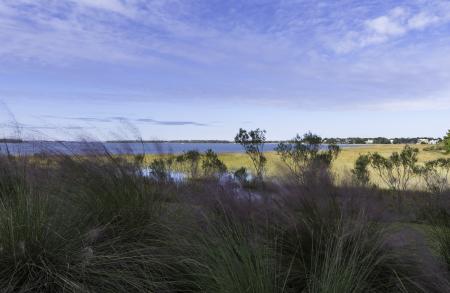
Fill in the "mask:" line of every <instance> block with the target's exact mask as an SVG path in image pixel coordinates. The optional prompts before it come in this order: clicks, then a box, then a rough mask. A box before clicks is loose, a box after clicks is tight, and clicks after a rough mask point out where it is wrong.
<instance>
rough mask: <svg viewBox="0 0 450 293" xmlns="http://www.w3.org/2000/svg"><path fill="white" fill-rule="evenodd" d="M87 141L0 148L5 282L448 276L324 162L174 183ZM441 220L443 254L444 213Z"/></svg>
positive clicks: (316, 285) (300, 285) (195, 286)
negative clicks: (301, 179)
mask: <svg viewBox="0 0 450 293" xmlns="http://www.w3.org/2000/svg"><path fill="white" fill-rule="evenodd" d="M86 149H87V150H88V151H87V152H86V153H85V154H83V155H77V154H72V155H68V154H66V153H58V152H55V151H50V152H48V153H46V154H41V155H40V156H39V157H38V156H36V157H20V156H12V155H8V154H5V155H0V288H1V292H229V293H232V292H233V293H234V292H254V293H257V292H276V293H278V292H280V293H281V292H287V293H290V292H439V291H441V292H445V291H446V290H448V289H449V288H450V287H445V285H446V284H447V283H445V282H444V280H441V279H439V282H438V281H437V278H438V277H439V278H445V274H442V276H441V275H439V276H437V275H436V276H435V275H431V274H430V272H429V271H426V270H424V264H423V263H422V258H421V257H419V256H417V257H412V256H411V254H406V253H405V249H404V247H402V246H401V245H400V246H399V245H392V243H391V241H392V240H390V239H391V237H392V235H391V230H389V229H388V227H389V226H390V224H395V222H392V219H391V218H383V216H380V217H374V216H373V215H372V214H371V212H373V205H379V206H382V207H385V206H389V204H385V203H384V201H385V200H387V201H389V200H390V197H388V196H386V194H385V193H384V191H382V190H380V189H376V188H373V187H370V188H369V187H364V186H339V187H338V186H335V185H334V184H333V178H332V177H333V176H331V174H328V173H326V174H327V176H319V177H317V178H312V179H311V180H308V183H304V184H293V183H292V182H278V183H272V182H267V184H265V185H264V186H262V187H260V188H257V189H251V190H247V189H245V188H242V186H241V185H240V184H238V183H236V182H232V181H229V182H221V181H220V180H212V179H211V178H195V180H187V181H185V182H182V183H177V184H175V183H173V182H170V181H168V180H158V178H156V177H155V178H154V177H148V176H145V175H144V173H143V171H142V170H144V169H145V168H146V167H147V166H146V163H145V161H144V160H143V157H142V156H139V155H135V156H132V157H131V158H132V159H130V157H127V160H124V159H123V157H121V156H117V155H113V154H111V153H110V152H108V150H107V149H105V148H101V147H100V148H99V147H98V145H95V147H94V146H92V145H90V144H89V143H86ZM314 174H319V173H314ZM366 199H367V200H369V199H370V201H371V203H375V204H373V205H372V207H371V206H369V205H367V200H366ZM405 205H406V203H405ZM371 208H372V209H371ZM392 212H396V210H393V211H392ZM402 217H403V215H398V218H401V219H406V218H402ZM415 220H417V219H415ZM436 227H438V228H436V233H435V234H433V235H436V237H435V238H434V239H435V243H438V244H439V245H438V248H439V249H438V252H440V253H441V254H442V255H443V256H444V257H447V258H448V255H447V256H446V255H445V253H446V251H448V246H445V245H448V243H449V242H448V238H445V237H447V236H448V233H447V232H448V230H445V229H447V228H448V226H443V224H442V223H440V224H439V225H437V224H436ZM442 227H447V228H445V229H444V230H442V229H443V228H442ZM443 231H444V232H445V231H447V232H445V233H443ZM441 236H442V237H441ZM439 237H440V238H439ZM445 239H447V240H445ZM414 253H421V252H420V251H415V252H414ZM447 261H448V260H447ZM445 270H446V269H444V268H443V269H442V272H444V271H445ZM443 276H444V277H443Z"/></svg>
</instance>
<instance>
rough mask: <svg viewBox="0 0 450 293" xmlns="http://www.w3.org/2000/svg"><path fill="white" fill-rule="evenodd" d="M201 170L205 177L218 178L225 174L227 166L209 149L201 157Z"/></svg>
mask: <svg viewBox="0 0 450 293" xmlns="http://www.w3.org/2000/svg"><path fill="white" fill-rule="evenodd" d="M202 168H203V174H204V176H205V177H214V176H217V175H219V176H220V175H222V174H224V173H226V172H227V166H225V164H224V163H223V162H222V161H221V160H220V159H219V157H218V156H217V154H216V153H215V152H213V151H212V150H211V149H209V150H207V151H206V152H205V154H204V156H203V162H202Z"/></svg>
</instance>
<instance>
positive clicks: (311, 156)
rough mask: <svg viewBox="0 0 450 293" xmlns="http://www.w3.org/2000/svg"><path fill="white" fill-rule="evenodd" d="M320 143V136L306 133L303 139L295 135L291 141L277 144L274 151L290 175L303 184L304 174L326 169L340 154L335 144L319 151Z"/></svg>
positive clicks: (321, 141)
mask: <svg viewBox="0 0 450 293" xmlns="http://www.w3.org/2000/svg"><path fill="white" fill-rule="evenodd" d="M322 143H323V140H322V138H321V137H320V136H318V135H315V134H312V133H311V132H308V133H305V134H304V135H303V137H301V136H299V135H298V134H297V136H296V137H295V138H294V139H292V140H291V141H289V142H281V143H279V144H278V146H277V147H276V148H275V151H276V152H277V154H278V155H280V157H281V160H282V161H283V162H284V163H285V165H286V166H287V167H288V168H289V170H290V171H291V173H292V174H293V175H294V176H295V177H296V178H297V179H298V180H299V181H300V182H302V183H305V174H306V172H309V171H312V170H319V169H324V168H325V169H327V168H328V167H329V166H330V164H331V162H332V161H333V160H334V159H335V158H336V157H337V156H338V154H339V152H340V148H339V146H338V145H335V144H329V145H327V146H326V147H325V148H326V149H325V150H323V151H321V150H320V147H321V145H322Z"/></svg>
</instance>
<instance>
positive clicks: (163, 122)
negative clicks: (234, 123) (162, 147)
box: [42, 115, 210, 127]
mask: <svg viewBox="0 0 450 293" xmlns="http://www.w3.org/2000/svg"><path fill="white" fill-rule="evenodd" d="M42 117H43V118H50V119H63V120H75V121H80V122H86V123H112V122H117V121H119V122H121V121H127V122H132V123H133V122H134V123H149V124H155V125H162V126H184V125H187V126H202V127H203V126H210V124H207V123H200V122H195V121H179V120H155V119H151V118H127V117H117V116H116V117H106V118H94V117H62V116H53V115H45V116H42Z"/></svg>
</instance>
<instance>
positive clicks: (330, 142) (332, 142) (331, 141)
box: [324, 137, 338, 144]
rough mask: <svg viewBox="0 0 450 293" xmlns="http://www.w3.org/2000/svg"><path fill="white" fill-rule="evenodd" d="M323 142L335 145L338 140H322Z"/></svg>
mask: <svg viewBox="0 0 450 293" xmlns="http://www.w3.org/2000/svg"><path fill="white" fill-rule="evenodd" d="M324 142H326V143H329V144H337V143H338V139H337V138H332V137H331V138H327V139H324Z"/></svg>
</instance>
